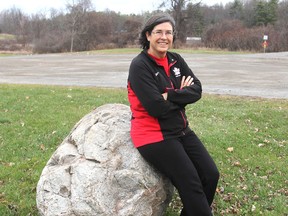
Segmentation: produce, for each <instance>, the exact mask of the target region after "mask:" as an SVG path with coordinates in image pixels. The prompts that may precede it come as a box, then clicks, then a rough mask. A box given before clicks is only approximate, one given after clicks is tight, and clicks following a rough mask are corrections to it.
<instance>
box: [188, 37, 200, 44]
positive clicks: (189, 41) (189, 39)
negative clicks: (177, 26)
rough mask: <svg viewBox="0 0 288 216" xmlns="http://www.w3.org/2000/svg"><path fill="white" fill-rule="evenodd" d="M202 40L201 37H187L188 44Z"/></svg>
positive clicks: (198, 42)
mask: <svg viewBox="0 0 288 216" xmlns="http://www.w3.org/2000/svg"><path fill="white" fill-rule="evenodd" d="M201 42H202V39H201V37H187V38H186V44H193V45H194V44H200V43H201Z"/></svg>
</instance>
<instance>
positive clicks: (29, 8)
mask: <svg viewBox="0 0 288 216" xmlns="http://www.w3.org/2000/svg"><path fill="white" fill-rule="evenodd" d="M67 1H68V2H69V0H0V11H2V10H5V9H10V8H12V7H13V6H15V7H16V8H20V9H21V10H23V12H25V13H29V14H30V13H37V12H40V11H44V12H45V11H49V9H50V8H55V9H57V10H59V9H64V8H65V3H66V2H67ZM91 1H92V3H93V5H94V8H95V10H96V11H104V10H106V9H109V10H112V11H115V12H120V13H121V14H131V13H135V14H138V13H141V12H145V11H153V10H156V9H157V6H158V5H159V3H161V2H162V1H163V0H91ZM199 1H200V0H199ZM70 2H72V1H71V0H70ZM192 2H193V3H196V2H198V0H193V1H192ZM228 2H233V0H202V3H203V4H207V5H209V6H211V5H214V4H219V3H222V4H223V5H225V4H226V3H228Z"/></svg>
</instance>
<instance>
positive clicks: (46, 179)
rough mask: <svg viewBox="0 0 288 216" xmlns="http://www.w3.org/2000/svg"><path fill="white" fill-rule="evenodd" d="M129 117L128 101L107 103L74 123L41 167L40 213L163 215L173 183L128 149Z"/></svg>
mask: <svg viewBox="0 0 288 216" xmlns="http://www.w3.org/2000/svg"><path fill="white" fill-rule="evenodd" d="M130 118H131V113H130V109H129V107H128V106H126V105H122V104H107V105H103V106H101V107H99V108H97V109H95V110H94V111H92V112H91V113H89V114H88V115H86V116H84V117H83V118H82V119H81V120H80V121H79V122H78V123H77V124H76V125H75V127H74V128H73V129H72V131H71V133H70V134H69V135H68V136H67V137H66V138H65V140H64V141H63V142H62V143H61V145H60V146H59V147H58V149H57V150H56V151H55V153H54V154H53V155H52V157H51V158H50V160H49V161H48V162H47V165H46V166H45V168H44V169H43V171H42V174H41V177H40V180H39V182H38V185H37V197H36V201H37V208H38V210H39V213H40V215H51V216H52V215H53V216H56V215H62V216H64V215H67V216H68V215H69V216H72V215H83V216H89V215H93V216H96V215H99V216H104V215H105V216H113V215H123V216H129V215H131V216H137V215H139V216H146V215H147V216H148V215H149V216H150V215H155V216H158V215H163V213H164V212H165V209H166V207H167V205H168V204H169V202H170V201H171V198H172V194H173V186H172V185H171V183H170V181H169V180H168V179H166V178H165V177H164V176H162V175H161V174H159V173H158V172H157V171H156V170H155V169H154V168H153V167H151V166H150V165H149V164H147V162H146V161H145V160H144V159H143V158H142V157H141V155H140V154H139V152H138V151H137V149H135V148H134V146H133V144H132V143H131V140H130V134H129V133H130Z"/></svg>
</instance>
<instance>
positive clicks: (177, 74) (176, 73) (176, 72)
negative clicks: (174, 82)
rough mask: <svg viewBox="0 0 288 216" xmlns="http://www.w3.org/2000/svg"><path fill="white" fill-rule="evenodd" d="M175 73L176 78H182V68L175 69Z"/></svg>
mask: <svg viewBox="0 0 288 216" xmlns="http://www.w3.org/2000/svg"><path fill="white" fill-rule="evenodd" d="M173 72H174V74H175V77H180V76H181V72H180V68H176V67H175V68H173Z"/></svg>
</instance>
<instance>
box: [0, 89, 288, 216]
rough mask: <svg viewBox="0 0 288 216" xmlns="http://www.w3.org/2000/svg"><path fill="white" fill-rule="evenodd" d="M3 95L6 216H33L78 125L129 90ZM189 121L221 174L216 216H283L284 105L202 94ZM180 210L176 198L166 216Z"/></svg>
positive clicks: (0, 196) (1, 165) (1, 194)
mask: <svg viewBox="0 0 288 216" xmlns="http://www.w3.org/2000/svg"><path fill="white" fill-rule="evenodd" d="M0 95H1V97H0V149H1V151H0V215H3V216H6V215H37V209H36V201H35V196H36V184H37V182H38V180H39V177H40V174H41V172H42V169H43V167H44V166H45V164H46V162H47V161H48V159H49V158H50V157H51V155H52V153H53V152H54V151H55V150H56V148H57V146H58V145H59V144H60V143H61V142H62V140H63V139H64V138H65V137H66V136H67V135H68V133H69V132H70V130H71V129H72V127H73V126H74V125H75V124H76V122H78V121H79V120H80V119H81V118H82V117H83V116H84V115H86V114H87V113H89V112H91V111H92V110H93V109H94V108H96V107H98V106H101V105H103V104H107V103H123V104H128V101H127V97H126V89H110V88H92V87H91V88H88V87H56V86H37V85H6V84H2V85H0ZM187 114H188V117H189V120H190V125H191V127H192V128H193V129H194V130H195V132H196V133H197V134H198V135H199V137H200V138H201V140H202V141H203V142H204V143H205V145H206V146H207V148H208V150H209V152H210V153H211V155H212V156H213V158H214V159H215V162H216V164H217V165H218V168H219V170H220V173H221V178H220V181H219V187H218V192H217V194H216V197H215V204H214V209H215V211H214V212H215V215H225V216H226V215H275V216H276V215H277V216H278V215H287V194H288V189H287V183H288V182H287V179H288V176H287V174H286V173H287V142H288V141H287V123H288V100H274V99H261V98H250V97H236V96H219V95H207V94H206V95H204V96H203V98H202V99H201V100H200V101H199V102H197V103H196V104H194V105H189V106H188V107H187ZM232 147H233V151H228V150H227V149H228V148H230V149H231V148H232ZM179 206H180V203H179V199H178V197H177V196H175V199H174V200H173V202H172V203H171V207H170V208H169V209H168V212H167V216H168V215H169V216H176V215H179V214H178V213H176V212H177V211H178V210H179Z"/></svg>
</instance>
